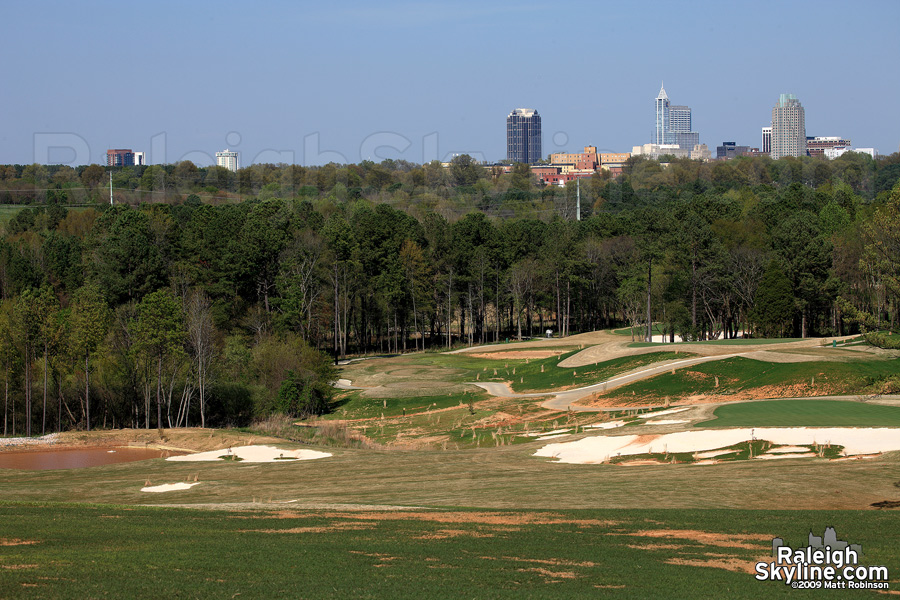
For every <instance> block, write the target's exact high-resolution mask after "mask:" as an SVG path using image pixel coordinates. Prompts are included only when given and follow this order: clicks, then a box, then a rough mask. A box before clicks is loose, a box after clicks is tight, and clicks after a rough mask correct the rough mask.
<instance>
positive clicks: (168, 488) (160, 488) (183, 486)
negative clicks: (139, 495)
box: [141, 482, 200, 492]
mask: <svg viewBox="0 0 900 600" xmlns="http://www.w3.org/2000/svg"><path fill="white" fill-rule="evenodd" d="M195 485H200V483H199V482H198V483H164V484H162V485H151V486H149V487H143V488H141V491H142V492H174V491H176V490H189V489H191V488H192V487H194V486H195Z"/></svg>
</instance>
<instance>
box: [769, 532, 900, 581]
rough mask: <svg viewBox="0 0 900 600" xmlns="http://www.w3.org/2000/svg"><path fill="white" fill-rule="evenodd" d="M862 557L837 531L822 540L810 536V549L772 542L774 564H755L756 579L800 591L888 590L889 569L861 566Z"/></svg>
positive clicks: (856, 546)
mask: <svg viewBox="0 0 900 600" xmlns="http://www.w3.org/2000/svg"><path fill="white" fill-rule="evenodd" d="M861 555H862V547H861V546H860V545H859V544H850V543H849V542H845V541H843V540H839V539H837V533H836V532H835V530H834V528H833V527H827V528H826V529H825V533H824V535H823V536H822V537H818V536H815V535H813V534H812V532H810V534H809V543H808V545H806V546H801V547H798V548H792V547H791V546H788V545H787V544H785V543H784V540H783V539H782V538H775V539H773V540H772V557H773V558H774V560H772V561H771V562H765V561H762V562H758V563H756V575H755V577H756V579H757V580H759V581H783V582H784V583H785V584H786V585H789V586H791V587H792V588H800V589H818V588H822V589H869V590H886V589H889V587H890V586H889V584H888V576H889V575H888V568H887V567H885V566H869V565H861V564H860V562H859V561H860V556H861Z"/></svg>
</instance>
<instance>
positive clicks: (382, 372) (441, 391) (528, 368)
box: [341, 347, 694, 418]
mask: <svg viewBox="0 0 900 600" xmlns="http://www.w3.org/2000/svg"><path fill="white" fill-rule="evenodd" d="M541 350H542V351H556V352H559V354H558V355H555V356H551V357H547V358H537V359H532V358H486V356H489V355H482V356H473V355H470V354H436V353H425V354H414V355H404V356H397V357H392V358H386V359H373V360H366V361H360V362H358V363H353V364H350V365H347V366H345V367H343V368H342V370H341V376H342V377H345V378H347V379H350V380H351V381H352V382H353V384H354V385H359V386H363V387H366V388H369V389H368V390H366V391H365V392H363V393H362V394H361V398H366V397H368V398H374V399H379V401H376V402H373V403H372V405H373V406H376V405H377V407H381V408H388V407H385V406H383V404H384V403H383V402H380V399H382V398H392V399H401V398H402V399H403V402H402V404H410V403H409V402H407V400H411V399H412V398H419V399H420V400H414V401H412V403H411V404H410V406H412V405H418V404H422V403H423V402H425V401H427V398H434V397H445V398H446V397H448V395H449V397H450V398H451V399H450V400H443V401H442V402H443V404H444V405H445V406H446V405H448V403H449V404H458V403H459V402H460V401H463V402H464V403H465V402H468V400H469V399H470V397H471V392H473V391H474V390H473V389H468V391H469V392H470V393H469V394H468V395H466V390H467V388H466V387H464V386H463V384H465V383H467V382H475V381H482V382H489V381H496V382H507V383H509V384H510V387H512V389H513V390H514V391H516V392H536V391H545V390H561V389H567V388H573V387H581V386H587V385H591V384H594V383H598V382H600V381H604V380H606V379H609V378H611V377H615V376H616V375H619V374H621V373H624V372H626V371H630V370H632V369H637V368H640V367H642V366H646V365H649V364H652V363H655V362H661V361H665V360H673V359H684V358H689V357H691V356H694V355H693V354H691V353H689V352H679V351H677V349H676V350H675V351H660V352H650V353H645V354H639V355H635V356H624V357H620V358H615V359H613V360H608V361H603V362H598V363H597V364H593V365H585V366H583V367H577V368H572V367H560V366H558V365H559V363H560V362H562V361H564V360H566V359H567V358H569V357H571V356H574V355H575V354H577V353H578V352H580V351H581V349H580V348H577V349H574V350H573V349H572V348H571V347H561V348H554V347H551V348H542V349H541ZM407 396H408V397H410V398H406V397H407ZM433 402H441V401H439V400H437V399H433V400H431V402H430V403H433ZM390 403H391V402H390V401H389V404H390ZM430 403H429V404H430ZM394 404H395V405H396V406H397V407H398V410H397V411H396V412H395V413H394V414H397V413H399V409H400V408H402V406H401V405H400V403H396V402H394ZM349 408H352V409H354V410H356V409H358V408H360V405H359V403H356V404H354V405H353V406H351V407H349ZM375 413H376V414H380V413H379V411H377V410H376V411H375ZM387 414H389V413H387V412H386V413H385V415H387ZM371 416H374V415H371ZM351 418H352V417H351Z"/></svg>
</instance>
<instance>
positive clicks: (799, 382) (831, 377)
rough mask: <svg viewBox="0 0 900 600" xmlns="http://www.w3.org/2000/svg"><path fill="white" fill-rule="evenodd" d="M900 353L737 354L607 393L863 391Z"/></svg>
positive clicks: (642, 397)
mask: <svg viewBox="0 0 900 600" xmlns="http://www.w3.org/2000/svg"><path fill="white" fill-rule="evenodd" d="M898 366H900V363H898V361H897V359H887V360H885V359H870V360H854V361H847V362H837V361H821V362H820V361H810V362H797V363H771V362H764V361H758V360H753V359H750V358H742V357H734V358H726V359H723V360H717V361H710V362H707V363H703V364H699V365H695V366H693V367H689V368H684V369H679V370H677V371H675V372H674V373H665V374H662V375H657V376H656V377H652V378H650V379H646V380H642V381H638V382H635V383H632V384H629V385H626V386H622V387H620V388H617V389H615V390H613V391H611V392H608V393H607V394H605V396H609V397H620V398H627V400H628V402H629V403H632V404H640V403H648V402H649V403H658V402H659V401H660V399H662V398H663V397H666V396H668V397H670V398H672V399H674V398H679V397H687V396H692V395H696V394H715V395H722V396H729V395H737V394H742V393H743V394H748V395H750V397H751V398H752V397H767V398H784V397H791V396H825V395H836V394H855V393H864V392H865V391H866V390H867V389H868V388H869V386H872V385H873V384H875V383H876V382H878V381H879V380H882V379H883V378H885V377H889V376H891V375H894V374H895V373H897V369H898Z"/></svg>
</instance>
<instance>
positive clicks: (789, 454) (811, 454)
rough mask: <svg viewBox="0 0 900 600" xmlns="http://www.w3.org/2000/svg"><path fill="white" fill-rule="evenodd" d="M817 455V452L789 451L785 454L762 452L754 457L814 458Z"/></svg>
mask: <svg viewBox="0 0 900 600" xmlns="http://www.w3.org/2000/svg"><path fill="white" fill-rule="evenodd" d="M815 455H816V453H815V452H787V453H785V454H760V455H759V456H756V457H754V458H753V460H775V459H779V458H812V457H814V456H815Z"/></svg>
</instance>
